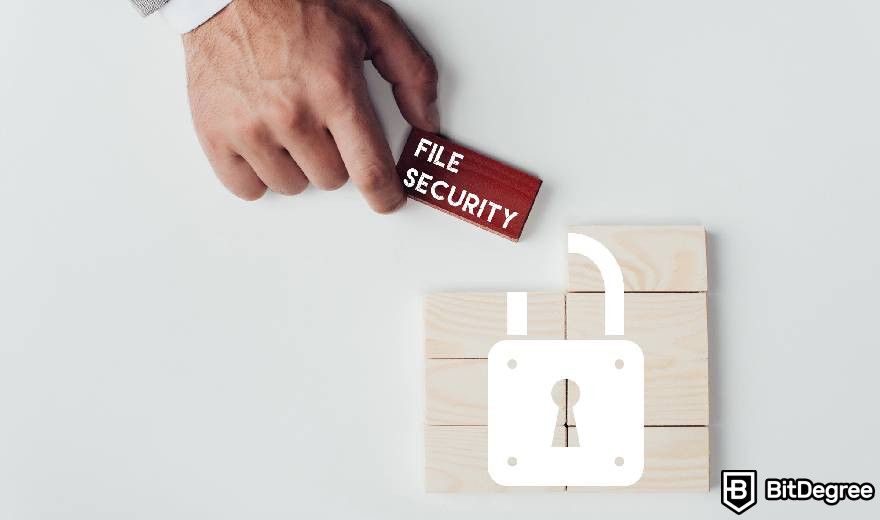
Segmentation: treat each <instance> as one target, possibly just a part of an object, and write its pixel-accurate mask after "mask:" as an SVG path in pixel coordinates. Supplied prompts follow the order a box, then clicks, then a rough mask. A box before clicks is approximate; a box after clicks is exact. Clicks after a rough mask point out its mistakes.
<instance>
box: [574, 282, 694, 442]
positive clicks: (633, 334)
mask: <svg viewBox="0 0 880 520" xmlns="http://www.w3.org/2000/svg"><path fill="white" fill-rule="evenodd" d="M624 300H625V322H626V323H625V332H626V335H625V336H623V339H629V340H632V341H634V342H635V343H637V344H638V345H639V346H640V347H641V348H642V352H643V353H644V354H645V424H646V425H648V426H666V425H694V426H697V425H706V424H709V366H708V360H709V336H708V326H707V321H706V319H707V311H706V294H705V293H626V294H625V295H624ZM604 319H605V310H604V295H603V294H599V293H569V294H568V295H567V313H566V321H567V335H568V339H601V338H603V337H604V336H603V334H604ZM568 394H569V395H568V406H569V410H568V414H567V415H568V422H567V424H569V425H573V424H577V417H576V415H575V414H573V413H572V411H571V405H572V404H574V403H575V402H576V401H577V399H578V398H579V396H578V395H576V392H575V391H574V388H573V385H569V391H568Z"/></svg>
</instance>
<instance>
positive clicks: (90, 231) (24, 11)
mask: <svg viewBox="0 0 880 520" xmlns="http://www.w3.org/2000/svg"><path fill="white" fill-rule="evenodd" d="M396 4H397V6H398V7H399V9H400V12H401V14H402V15H403V16H404V17H405V18H406V19H407V20H408V21H409V22H410V23H411V26H412V28H413V30H414V31H415V32H416V33H417V34H418V35H419V36H420V37H421V38H422V39H423V41H424V43H425V44H426V46H427V47H428V48H429V49H430V50H431V51H433V53H434V55H435V57H436V59H437V62H438V64H439V66H440V70H441V75H442V77H441V82H442V83H441V89H442V94H441V110H442V115H443V118H444V130H445V132H446V133H447V134H448V135H449V136H451V137H453V138H456V139H458V140H460V141H461V142H463V143H465V144H469V145H471V146H473V147H475V148H478V149H480V150H484V151H486V152H488V153H490V154H492V155H494V156H496V157H498V158H501V159H503V160H505V161H507V162H509V163H511V164H514V165H517V166H519V167H521V168H524V169H526V170H528V171H532V172H534V173H536V174H538V175H539V176H540V177H542V178H543V179H544V181H545V183H544V187H543V189H542V191H541V194H540V197H539V200H538V203H537V206H536V207H535V210H534V211H533V214H532V217H531V219H530V221H529V223H528V226H527V228H526V232H525V235H524V240H523V242H521V243H520V244H518V245H514V244H512V243H509V242H507V241H505V240H503V239H500V238H498V237H495V236H493V235H491V234H488V233H486V232H483V231H480V230H478V229H476V228H474V227H472V226H470V225H468V224H465V223H462V222H460V221H458V220H456V219H453V218H451V217H449V216H447V215H444V214H442V213H440V212H437V211H435V210H432V209H430V208H427V207H425V206H422V205H420V204H415V203H410V204H408V205H407V207H406V208H405V209H404V210H403V211H401V212H399V213H397V214H394V215H393V216H376V215H373V214H371V213H370V212H369V211H367V209H366V208H365V205H364V203H363V202H362V200H361V199H360V198H359V196H358V195H357V193H356V192H355V190H354V189H353V188H352V187H346V188H344V189H343V190H341V191H340V192H335V193H330V194H327V193H322V192H318V191H316V190H310V191H309V192H308V193H307V194H305V195H303V196H300V197H296V198H293V199H289V198H282V197H275V196H268V197H266V198H264V199H263V200H261V201H259V202H256V203H244V202H240V201H239V200H237V199H235V198H233V197H232V196H230V195H228V194H227V193H225V192H224V190H223V189H222V188H221V186H220V185H219V183H218V182H216V181H215V179H214V178H213V175H212V173H211V171H210V169H209V167H208V164H207V162H206V161H205V159H204V158H203V156H202V153H201V151H200V149H199V147H198V144H197V142H196V139H195V137H194V134H193V132H192V129H191V123H190V119H189V114H188V109H187V102H186V96H185V87H184V70H183V60H182V51H181V48H180V43H179V41H178V38H177V37H176V36H175V35H173V34H172V33H171V32H170V30H169V29H168V28H167V27H166V26H165V25H164V24H163V22H162V20H161V19H158V18H152V19H148V20H147V21H141V20H139V19H138V17H137V16H136V14H135V13H134V11H133V10H132V9H131V8H130V7H129V6H128V5H127V2H124V1H122V0H114V1H106V0H105V1H103V2H85V1H82V2H61V1H56V2H51V3H47V2H27V1H16V2H7V3H5V4H4V6H3V8H2V13H0V250H2V255H0V519H3V520H27V519H37V518H41V519H42V518H81V519H89V520H93V519H103V518H114V519H116V518H163V519H175V518H180V519H192V518H210V519H212V520H214V519H223V518H230V519H233V518H235V519H239V518H294V517H301V518H313V517H352V518H354V517H380V516H381V517H383V518H389V517H395V518H401V519H409V518H443V517H447V516H451V515H455V516H457V517H460V518H480V519H490V518H504V519H515V518H523V519H525V518H536V517H542V518H547V517H553V518H564V517H570V518H596V517H598V515H600V514H606V515H607V514H612V515H613V516H615V517H621V518H646V517H648V516H651V517H653V518H682V517H684V516H689V517H690V516H693V517H706V516H708V515H716V516H723V517H725V518H731V517H732V516H733V515H732V513H730V512H728V511H725V510H723V509H722V507H721V506H720V504H719V494H718V473H719V471H720V470H721V469H723V468H728V469H753V468H754V469H757V470H758V471H759V475H760V476H761V477H769V476H777V477H782V476H803V477H811V478H813V479H815V480H824V481H828V480H836V481H842V480H854V481H863V480H870V481H873V482H874V484H875V485H878V484H880V478H878V467H880V454H878V443H877V438H878V436H880V421H878V413H877V403H876V399H877V397H878V394H880V385H878V376H877V369H878V363H880V356H878V348H880V341H878V332H877V331H878V328H877V321H878V295H880V275H878V273H877V270H878V268H880V249H878V245H877V242H878V238H877V236H878V230H877V223H878V221H880V218H878V217H880V210H878V206H877V203H878V193H880V181H878V175H880V155H878V143H880V31H878V22H880V4H878V3H877V2H872V1H868V0H866V1H833V2H832V1H825V2H817V1H803V0H791V1H781V0H774V1H768V0H761V1H758V0H754V1H737V2H715V1H703V0H692V1H681V0H679V1H666V2H652V1H647V0H646V1H641V2H632V1H621V0H613V1H612V0H605V1H584V2H581V1H577V2H575V1H570V2H562V1H557V2H537V1H500V0H499V1H485V0H484V1H467V0H454V1H443V2H437V1H429V0H419V1H416V0H407V1H403V0H401V1H399V2H396ZM370 81H371V86H372V87H374V88H373V93H374V98H375V101H376V103H377V104H378V105H379V106H380V110H381V112H382V116H383V119H384V121H385V123H386V127H387V131H388V134H389V136H390V140H391V142H392V143H394V148H395V149H398V148H399V145H400V143H401V141H402V139H403V136H404V133H405V126H404V124H403V121H402V120H401V118H400V117H399V115H398V114H397V112H396V111H395V109H394V105H393V99H392V97H391V95H390V92H389V89H388V87H387V85H385V84H384V83H382V82H381V81H380V80H379V79H378V78H377V76H376V75H375V74H374V73H373V72H372V71H371V72H370ZM571 223H685V224H694V223H698V224H704V225H705V226H707V228H708V229H709V232H710V245H709V247H710V285H711V289H710V291H711V293H710V321H711V323H710V326H711V338H710V339H711V383H712V413H711V420H712V481H713V489H712V492H711V493H709V494H707V495H699V494H697V495H663V494H655V495H639V496H625V497H622V496H619V495H602V494H600V495H584V494H569V495H566V496H560V495H539V496H535V495H532V496H522V495H520V496H510V495H471V496H444V495H425V494H424V493H423V491H422V488H423V478H424V477H423V464H424V456H423V434H422V417H423V411H424V404H423V400H424V390H423V362H422V346H421V337H422V326H421V298H422V296H423V295H424V294H425V293H427V292H430V291H439V290H469V289H485V290H508V289H511V290H517V289H549V290H562V289H563V287H564V280H565V271H564V260H565V254H564V251H565V242H564V237H565V231H566V225H568V224H571ZM878 505H880V499H875V500H874V501H872V502H870V503H856V504H853V503H847V504H842V505H838V506H836V507H835V508H834V509H832V510H829V508H828V506H825V505H823V504H817V503H769V502H766V501H762V502H761V503H759V504H758V505H757V506H756V507H755V508H754V509H753V510H752V511H749V512H748V513H746V515H747V516H748V517H749V518H762V517H763V518H771V517H774V516H778V515H782V514H785V515H798V516H800V517H802V518H819V517H823V516H826V515H828V514H829V513H834V514H835V517H839V518H842V517H853V518H856V517H862V518H866V517H869V516H873V517H875V518H876V515H877V513H878V510H880V507H878Z"/></svg>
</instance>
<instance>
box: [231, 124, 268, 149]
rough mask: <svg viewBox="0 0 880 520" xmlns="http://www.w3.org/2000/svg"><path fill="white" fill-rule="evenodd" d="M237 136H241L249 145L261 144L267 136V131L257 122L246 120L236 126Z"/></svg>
mask: <svg viewBox="0 0 880 520" xmlns="http://www.w3.org/2000/svg"><path fill="white" fill-rule="evenodd" d="M235 134H236V135H238V136H239V138H240V139H242V140H243V141H244V142H247V143H255V142H259V141H261V140H262V139H263V136H264V135H265V131H264V130H263V125H262V123H260V122H259V121H257V120H254V119H245V120H242V121H239V122H238V123H237V124H236V125H235Z"/></svg>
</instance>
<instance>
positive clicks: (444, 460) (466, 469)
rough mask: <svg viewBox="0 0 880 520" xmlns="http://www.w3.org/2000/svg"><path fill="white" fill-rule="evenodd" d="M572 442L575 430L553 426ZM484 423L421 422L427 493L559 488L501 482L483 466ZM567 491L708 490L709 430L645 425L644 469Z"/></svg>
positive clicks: (485, 450)
mask: <svg viewBox="0 0 880 520" xmlns="http://www.w3.org/2000/svg"><path fill="white" fill-rule="evenodd" d="M557 432H558V433H557V435H558V436H560V439H561V436H562V435H567V436H568V438H571V439H572V440H571V442H572V443H574V442H575V441H574V439H575V438H576V436H577V431H576V429H575V428H573V427H569V428H568V431H567V433H565V430H564V429H563V428H558V429H557ZM487 453H488V451H487V437H486V427H485V426H426V427H425V490H426V491H428V492H429V493H456V492H471V493H479V492H528V491H560V490H561V489H562V488H559V487H551V488H529V487H504V486H499V485H497V484H495V482H493V481H492V478H491V477H490V476H489V472H488V470H487V461H486V457H487V456H488V454H487ZM568 489H569V490H570V491H578V492H579V491H593V492H597V491H598V492H620V491H624V492H648V491H668V492H671V491H701V492H706V491H708V490H709V431H708V428H706V427H704V426H699V427H679V428H676V427H661V428H654V427H648V428H645V472H644V474H643V475H642V478H641V480H639V482H637V483H636V484H635V485H633V486H631V487H626V488H580V487H569V488H568Z"/></svg>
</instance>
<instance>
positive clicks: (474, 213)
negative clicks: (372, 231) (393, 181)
mask: <svg viewBox="0 0 880 520" xmlns="http://www.w3.org/2000/svg"><path fill="white" fill-rule="evenodd" d="M397 173H398V174H399V175H400V178H401V180H402V182H403V186H404V189H405V190H406V193H407V195H408V196H409V197H410V198H413V199H415V200H418V201H419V202H423V203H425V204H428V205H429V206H434V207H435V208H437V209H439V210H441V211H444V212H446V213H449V214H451V215H453V216H456V217H459V218H461V219H463V220H468V221H470V222H472V223H474V224H476V225H478V226H480V227H482V228H484V229H487V230H489V231H492V232H494V233H497V234H500V235H502V236H505V237H507V238H509V239H511V240H513V241H517V240H519V238H520V236H521V235H522V230H523V226H525V222H526V219H527V218H528V216H529V212H530V211H531V209H532V205H533V204H534V202H535V198H536V197H537V196H538V190H539V189H540V187H541V180H540V179H538V178H537V177H534V176H532V175H529V174H527V173H524V172H522V171H520V170H517V169H515V168H511V167H510V166H507V165H504V164H501V163H499V162H498V161H495V160H493V159H489V158H488V157H486V156H484V155H482V154H479V153H477V152H475V151H473V150H469V149H467V148H465V147H463V146H461V145H458V144H456V143H453V142H452V141H449V140H448V139H445V138H443V137H440V136H437V135H434V134H430V133H428V132H423V131H421V130H418V129H415V128H414V129H413V130H412V132H411V133H410V135H409V138H408V139H407V142H406V145H405V146H404V149H403V152H402V153H401V155H400V161H398V164H397Z"/></svg>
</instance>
